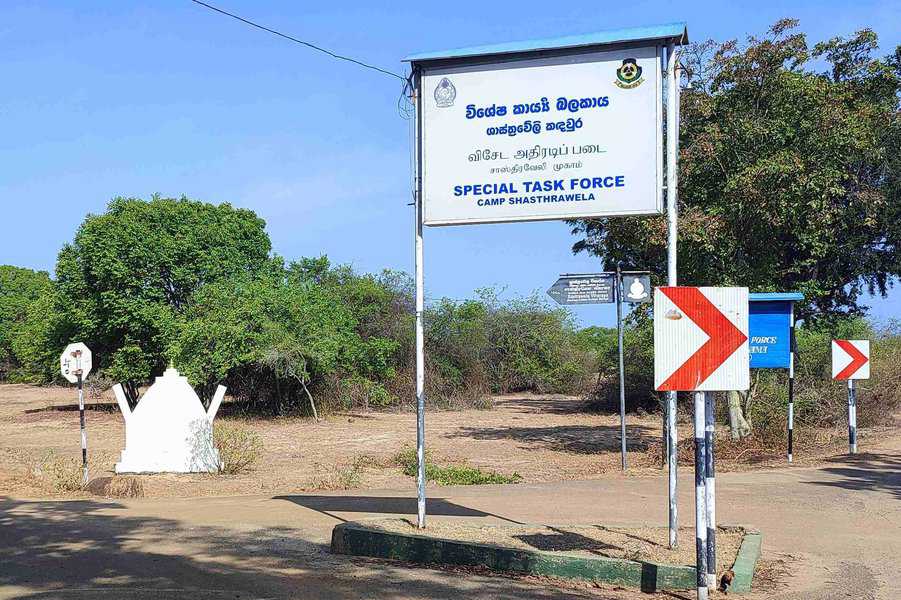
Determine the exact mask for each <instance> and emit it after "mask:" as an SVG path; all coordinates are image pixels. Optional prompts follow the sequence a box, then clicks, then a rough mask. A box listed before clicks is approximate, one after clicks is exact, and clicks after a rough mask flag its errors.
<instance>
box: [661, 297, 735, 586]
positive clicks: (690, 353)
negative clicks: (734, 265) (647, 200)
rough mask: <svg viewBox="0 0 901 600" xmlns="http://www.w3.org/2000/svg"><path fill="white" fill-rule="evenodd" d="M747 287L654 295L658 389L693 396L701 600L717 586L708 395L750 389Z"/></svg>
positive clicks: (698, 567)
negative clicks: (716, 392) (710, 589)
mask: <svg viewBox="0 0 901 600" xmlns="http://www.w3.org/2000/svg"><path fill="white" fill-rule="evenodd" d="M750 383H751V382H750V353H749V348H748V289H747V288H714V287H662V288H657V290H655V292H654V387H655V388H656V389H657V390H658V391H667V392H681V391H690V392H695V394H694V425H695V427H694V429H695V537H696V546H697V572H698V579H697V585H698V590H697V592H698V598H702V599H705V598H707V596H708V590H709V588H710V587H711V586H714V585H715V584H716V488H715V482H716V479H715V471H714V469H715V464H714V455H713V442H714V436H713V433H714V428H713V419H712V418H709V417H708V415H707V413H708V412H710V413H711V414H710V416H711V417H712V412H713V403H712V399H711V398H709V397H708V396H707V394H706V393H707V392H715V391H730V390H747V389H748V388H749V387H750Z"/></svg>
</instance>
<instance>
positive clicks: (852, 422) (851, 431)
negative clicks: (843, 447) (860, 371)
mask: <svg viewBox="0 0 901 600" xmlns="http://www.w3.org/2000/svg"><path fill="white" fill-rule="evenodd" d="M848 445H849V446H850V451H851V454H857V390H855V389H854V380H853V379H849V380H848Z"/></svg>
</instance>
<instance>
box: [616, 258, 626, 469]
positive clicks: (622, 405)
mask: <svg viewBox="0 0 901 600" xmlns="http://www.w3.org/2000/svg"><path fill="white" fill-rule="evenodd" d="M614 298H615V299H616V333H617V340H618V342H619V436H620V455H621V459H622V468H623V471H625V470H626V375H625V369H624V362H625V361H624V360H623V278H622V273H621V272H620V268H619V263H616V289H615V292H614Z"/></svg>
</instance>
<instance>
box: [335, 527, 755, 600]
mask: <svg viewBox="0 0 901 600" xmlns="http://www.w3.org/2000/svg"><path fill="white" fill-rule="evenodd" d="M758 547H759V546H758ZM332 552H334V553H336V554H349V555H355V556H370V557H374V558H387V559H393V560H402V561H405V562H411V563H419V564H450V565H462V566H478V567H484V568H488V569H491V570H494V571H504V572H512V573H522V574H526V575H540V576H545V577H557V578H562V579H579V580H586V581H598V582H604V583H611V584H615V585H622V586H627V587H632V588H639V589H641V590H642V591H645V592H653V591H659V590H685V589H692V588H694V586H695V584H696V577H695V569H694V567H687V566H675V565H661V564H655V563H650V562H636V561H631V560H624V559H614V558H604V557H583V556H573V555H566V554H560V553H549V552H542V551H539V550H520V549H514V548H504V547H501V546H493V545H488V544H475V543H467V542H458V541H452V540H446V539H440V538H431V537H425V536H420V535H413V534H400V533H389V532H387V531H380V530H377V529H373V528H370V527H367V526H366V525H365V523H353V522H350V523H341V524H340V525H337V526H336V527H335V528H334V530H333V531H332Z"/></svg>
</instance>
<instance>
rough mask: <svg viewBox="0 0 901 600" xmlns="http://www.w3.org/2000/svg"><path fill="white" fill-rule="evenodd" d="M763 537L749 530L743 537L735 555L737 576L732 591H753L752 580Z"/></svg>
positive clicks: (733, 581) (733, 570)
mask: <svg viewBox="0 0 901 600" xmlns="http://www.w3.org/2000/svg"><path fill="white" fill-rule="evenodd" d="M762 538H763V536H761V534H760V533H759V532H757V531H749V532H747V533H745V537H744V538H742V540H741V546H740V547H739V548H738V555H737V556H736V557H735V564H733V565H732V572H733V573H735V578H734V579H733V580H732V585H731V586H730V588H729V591H730V592H733V593H736V594H743V593H747V592H750V591H751V580H752V579H753V578H754V569H755V568H756V566H757V559H758V558H760V545H761V543H762V541H763V540H762Z"/></svg>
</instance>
